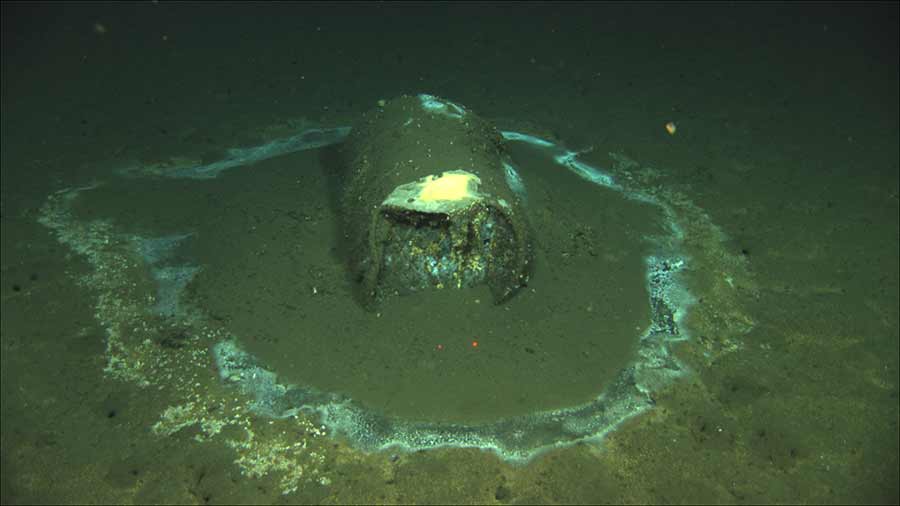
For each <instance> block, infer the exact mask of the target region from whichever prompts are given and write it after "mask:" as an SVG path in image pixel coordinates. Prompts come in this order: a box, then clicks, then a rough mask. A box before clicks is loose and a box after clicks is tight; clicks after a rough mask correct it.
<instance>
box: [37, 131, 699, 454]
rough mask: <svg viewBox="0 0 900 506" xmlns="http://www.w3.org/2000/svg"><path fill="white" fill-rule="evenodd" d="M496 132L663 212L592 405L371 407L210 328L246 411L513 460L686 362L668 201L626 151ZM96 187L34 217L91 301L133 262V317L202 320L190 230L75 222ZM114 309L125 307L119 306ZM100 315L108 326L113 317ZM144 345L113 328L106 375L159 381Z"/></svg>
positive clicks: (599, 431)
mask: <svg viewBox="0 0 900 506" xmlns="http://www.w3.org/2000/svg"><path fill="white" fill-rule="evenodd" d="M347 131H348V130H347V129H346V128H339V129H312V130H309V131H305V132H303V133H301V134H299V135H298V136H294V137H292V138H290V139H287V140H285V139H279V140H277V141H273V142H271V143H267V144H266V145H264V146H261V147H259V148H258V149H254V148H245V149H241V150H232V151H230V152H229V157H230V158H227V159H225V160H223V161H219V162H215V163H214V164H209V165H191V163H190V162H186V163H184V164H182V165H180V166H177V167H175V169H174V170H170V171H168V172H166V169H165V168H162V169H161V168H160V167H157V166H154V167H147V168H141V167H130V168H128V169H127V170H124V171H123V172H124V173H126V174H128V175H130V176H132V177H141V176H154V177H156V176H160V175H163V176H167V177H180V178H192V179H212V178H215V176H216V175H217V174H218V173H219V172H221V171H223V170H227V169H231V168H236V167H241V166H244V165H248V164H250V163H253V162H256V161H259V160H262V159H265V158H268V157H272V156H276V155H278V154H284V153H286V152H291V151H297V150H302V149H311V148H316V147H321V146H324V145H328V144H332V143H334V142H339V141H340V140H341V139H342V138H343V136H345V135H346V133H347ZM310 132H312V133H310ZM503 134H504V137H505V138H506V139H507V140H508V141H510V142H521V143H524V144H527V145H530V146H534V147H537V148H539V149H542V150H544V151H545V152H546V153H547V154H548V155H549V156H551V157H552V159H553V161H554V162H555V163H556V164H558V165H560V166H561V167H564V168H566V169H568V170H570V171H572V172H573V173H575V174H577V175H578V176H580V177H581V178H583V179H585V180H586V181H587V182H589V183H591V184H596V185H600V186H603V187H606V188H608V189H611V190H615V191H618V192H620V193H621V194H622V195H623V196H624V197H626V198H628V199H633V200H636V201H640V202H643V203H646V204H650V205H653V206H656V207H657V208H658V209H659V211H660V213H661V215H662V217H663V218H662V219H663V220H664V222H665V224H666V228H667V232H668V233H667V234H666V235H665V236H660V237H653V238H650V239H651V240H652V242H653V243H654V245H655V252H654V254H653V255H648V256H647V257H645V258H644V264H645V266H646V271H645V272H646V275H645V279H644V282H645V284H646V292H647V294H648V297H649V300H648V301H647V304H648V306H649V308H650V325H649V326H648V327H647V328H646V330H645V331H644V332H643V333H642V334H640V335H638V336H635V337H636V339H637V340H638V343H637V351H636V353H635V354H634V357H635V358H634V359H633V360H632V361H631V362H630V363H629V364H628V365H627V366H626V367H624V368H623V369H622V370H621V371H620V373H619V374H618V376H617V377H616V379H615V381H612V382H610V383H608V384H607V385H606V386H605V388H603V389H602V391H600V392H597V395H596V397H595V398H594V399H593V400H591V401H590V402H587V403H584V404H581V405H577V406H572V407H567V408H562V409H553V410H546V411H537V412H533V413H530V414H526V415H520V416H512V417H507V418H503V419H500V420H496V421H491V422H485V423H474V424H465V423H439V422H416V421H410V420H405V419H403V418H399V417H390V416H385V415H382V414H379V413H376V412H374V411H372V410H368V409H366V408H364V407H363V406H362V405H361V404H359V403H357V402H355V401H354V400H353V399H351V398H348V397H346V396H343V395H338V394H334V393H330V392H325V391H320V390H318V389H316V388H312V387H309V386H303V385H291V384H286V383H283V382H281V381H279V377H278V375H277V374H276V373H275V372H272V371H271V370H269V369H268V368H267V367H266V364H263V363H261V362H260V361H259V360H258V359H257V358H256V357H254V356H253V355H251V354H250V353H248V352H247V351H245V350H244V349H243V348H242V346H241V345H240V344H239V340H238V339H237V338H236V337H235V336H233V335H229V334H228V333H227V332H225V333H223V332H217V333H216V334H215V335H216V336H218V337H219V339H218V340H217V342H216V343H215V344H214V345H213V346H212V348H211V349H212V358H213V360H214V361H215V365H216V368H217V371H218V374H219V377H220V378H221V380H222V381H223V382H224V383H226V384H228V385H230V386H232V387H233V388H235V389H237V390H239V391H240V392H242V393H243V394H244V395H245V396H248V397H250V398H252V402H251V407H252V411H254V412H255V413H257V414H258V415H261V416H265V417H271V418H288V417H292V416H295V415H298V414H300V413H315V414H317V415H318V416H319V417H320V421H321V424H322V425H323V426H325V427H327V428H328V429H329V430H330V431H331V432H332V433H338V434H342V435H343V436H344V437H346V439H347V440H348V441H349V442H350V443H351V444H353V445H354V446H356V447H358V448H360V449H363V450H366V451H378V450H383V449H387V448H391V447H398V448H402V449H408V450H419V449H428V448H435V447H476V448H482V449H486V450H491V451H494V452H496V453H497V454H498V455H499V456H500V457H502V458H504V459H506V460H510V461H526V460H528V459H530V458H531V457H533V456H534V455H536V454H538V453H540V452H542V451H544V450H547V449H550V448H556V447H561V446H566V445H570V444H574V443H576V442H579V441H585V440H595V439H599V438H602V437H603V436H604V435H605V434H607V433H608V432H610V431H611V430H613V429H614V428H615V427H617V426H618V425H619V424H621V423H622V422H623V421H625V420H627V419H628V418H630V417H633V416H635V415H637V414H640V413H642V412H644V411H646V410H647V409H649V408H651V407H652V406H653V400H652V393H653V392H654V391H658V390H659V389H660V388H662V387H664V386H665V385H667V384H669V383H670V382H671V381H672V379H673V378H675V377H678V376H680V375H682V374H684V372H685V370H686V369H685V367H684V365H682V364H681V363H680V362H679V361H678V360H677V359H676V358H675V357H674V356H673V355H672V354H671V353H670V351H669V348H670V346H671V345H672V343H674V342H677V341H680V340H683V339H686V338H687V333H686V330H685V329H684V328H683V326H682V323H681V322H682V320H683V318H684V316H685V315H686V314H687V311H688V308H689V307H690V305H691V303H692V300H693V298H692V297H691V295H690V293H689V292H688V290H687V289H686V288H685V286H684V284H683V283H682V282H681V281H680V275H681V273H682V272H683V271H684V270H685V268H686V267H687V266H688V263H689V262H690V259H689V258H688V257H687V256H686V255H685V253H684V252H683V251H682V248H681V245H682V243H683V241H684V239H685V237H684V235H685V234H684V232H683V229H682V227H681V225H680V217H679V215H678V213H677V212H676V210H675V207H674V206H672V205H671V204H670V203H669V202H668V201H667V200H666V199H665V198H661V195H660V194H659V193H657V192H656V191H655V190H654V189H651V188H642V187H641V185H640V184H639V182H638V181H639V179H640V178H637V177H635V178H632V177H628V176H629V175H631V172H630V171H631V170H632V169H634V165H633V162H631V161H630V160H628V159H626V158H624V157H621V156H618V155H611V156H612V157H613V160H614V161H615V162H616V170H614V171H613V173H610V172H608V171H604V170H601V169H599V168H596V167H594V166H592V165H590V164H588V163H585V162H582V161H580V159H579V155H580V153H577V152H572V151H568V150H566V149H564V148H562V147H560V146H558V145H557V144H555V143H552V142H550V141H547V140H544V139H541V138H538V137H534V136H530V135H526V134H521V133H517V132H504V133H503ZM304 140H309V142H305V141H304ZM614 174H615V175H614ZM509 182H510V186H511V187H512V186H514V185H517V184H522V183H521V181H520V180H517V175H516V172H515V168H514V167H510V168H509ZM93 188H95V186H93V185H92V186H86V187H83V188H74V189H67V190H64V191H61V192H58V193H57V194H54V195H51V196H50V198H49V199H48V202H47V204H46V205H45V206H44V208H43V209H42V213H41V217H40V221H41V223H43V224H44V225H46V226H48V227H50V228H51V229H52V230H54V231H55V233H56V235H57V238H58V239H59V240H60V241H61V242H63V243H65V244H67V245H68V246H70V247H71V248H72V249H73V250H75V251H76V252H78V253H81V254H83V255H84V256H85V257H86V258H87V259H88V260H89V261H90V262H91V264H93V267H94V269H95V272H94V273H93V274H92V275H91V276H92V279H91V280H90V283H91V284H92V285H94V288H99V289H101V290H103V289H104V287H105V288H108V290H106V292H105V293H101V295H100V299H101V300H100V304H110V302H109V300H108V299H110V298H112V297H113V296H119V297H125V295H126V294H125V293H123V291H124V290H125V289H124V287H125V286H127V285H135V283H134V282H133V279H130V278H129V277H128V276H125V275H123V274H121V272H122V270H121V266H131V267H134V266H135V265H136V264H140V265H138V267H140V268H142V269H143V270H144V271H145V272H147V271H149V273H150V274H151V276H150V278H152V279H150V280H147V282H148V283H150V284H151V285H153V287H154V292H155V293H154V295H153V296H152V297H144V304H143V306H144V307H142V308H141V307H137V306H136V309H135V313H134V314H133V315H132V318H139V314H140V313H141V312H142V311H143V312H144V313H147V312H149V313H155V314H168V315H178V318H180V319H182V320H183V321H185V322H189V323H191V324H193V325H200V326H202V325H204V324H205V322H206V320H207V319H208V317H207V316H205V315H204V314H203V311H202V308H197V307H192V306H191V305H190V304H189V303H188V302H186V301H185V300H184V299H183V298H182V297H181V294H182V292H183V290H184V289H185V288H186V287H187V286H188V285H189V284H190V282H191V280H192V279H193V277H194V276H195V274H196V273H197V272H199V271H200V269H201V266H198V265H194V264H192V263H191V262H189V261H185V260H184V259H183V258H181V257H179V256H178V255H177V254H176V251H177V250H178V248H179V245H180V244H182V243H183V242H184V241H185V240H186V239H187V238H188V237H190V232H185V233H180V234H172V235H166V236H160V237H151V238H147V237H138V236H134V235H128V234H124V233H121V232H119V231H117V230H116V228H115V227H114V226H113V225H112V224H111V223H110V222H108V221H102V220H93V221H83V220H80V219H79V218H77V217H76V215H75V214H73V213H72V211H71V207H72V206H73V204H74V203H75V202H76V201H78V199H79V196H80V195H81V194H82V193H84V192H86V191H89V190H91V189H93ZM117 266H118V267H117ZM135 300H137V299H135ZM98 314H105V313H104V312H103V311H98ZM118 314H125V313H123V312H121V311H120V312H119V313H118ZM98 318H99V319H101V320H103V318H101V317H98ZM126 319H127V318H126ZM101 323H102V324H104V326H106V327H107V328H113V325H112V323H111V322H105V321H101ZM132 323H134V322H132ZM143 344H146V343H142V344H141V345H143ZM141 345H130V344H128V342H127V341H126V340H125V339H123V338H122V336H119V335H115V333H113V332H112V331H110V335H109V343H108V350H107V353H108V355H109V366H108V367H107V372H109V373H111V374H113V375H116V376H118V377H120V378H121V379H127V380H130V381H133V382H135V383H138V384H139V385H141V384H152V383H154V382H161V381H164V380H163V379H161V378H160V377H152V378H151V377H149V375H150V373H148V372H147V371H143V372H140V371H141V368H140V367H139V364H140V362H141V360H140V359H139V358H138V357H139V356H140V353H141V352H140V350H139V348H140V346H141Z"/></svg>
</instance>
